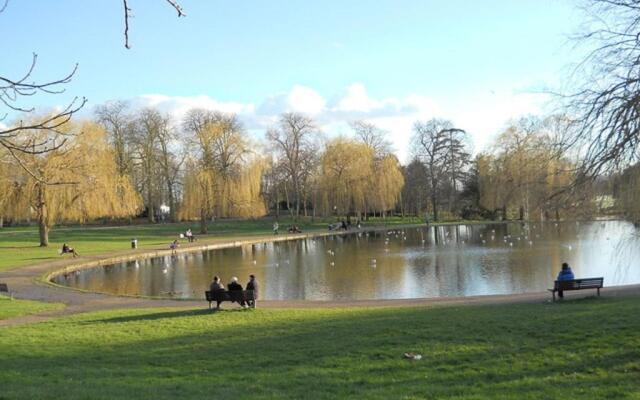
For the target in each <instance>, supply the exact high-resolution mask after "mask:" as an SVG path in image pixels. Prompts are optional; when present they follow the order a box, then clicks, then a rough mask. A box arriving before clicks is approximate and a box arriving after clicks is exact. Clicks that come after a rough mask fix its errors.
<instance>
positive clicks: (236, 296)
mask: <svg viewBox="0 0 640 400" xmlns="http://www.w3.org/2000/svg"><path fill="white" fill-rule="evenodd" d="M204 295H205V297H206V299H207V301H208V302H209V309H211V303H213V302H216V303H217V304H216V308H218V307H219V306H220V303H222V302H223V301H231V302H236V303H238V304H241V303H242V302H243V301H244V302H248V301H250V302H251V305H252V306H253V307H254V308H255V304H256V297H255V294H254V292H253V290H242V291H240V290H231V291H229V290H215V291H213V292H211V291H208V290H207V291H206V292H204Z"/></svg>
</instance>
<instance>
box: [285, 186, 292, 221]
mask: <svg viewBox="0 0 640 400" xmlns="http://www.w3.org/2000/svg"><path fill="white" fill-rule="evenodd" d="M284 197H285V198H286V201H287V210H288V211H289V214H291V218H293V217H294V215H293V210H292V209H291V202H290V201H289V190H287V185H286V184H285V185H284Z"/></svg>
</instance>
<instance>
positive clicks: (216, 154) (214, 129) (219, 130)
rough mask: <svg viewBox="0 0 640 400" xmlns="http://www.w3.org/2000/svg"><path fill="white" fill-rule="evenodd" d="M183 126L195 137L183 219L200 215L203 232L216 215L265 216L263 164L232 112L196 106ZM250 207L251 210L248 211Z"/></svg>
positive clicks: (181, 213)
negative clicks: (262, 191) (256, 158)
mask: <svg viewBox="0 0 640 400" xmlns="http://www.w3.org/2000/svg"><path fill="white" fill-rule="evenodd" d="M183 126H184V127H185V129H186V130H187V131H189V132H190V133H191V135H192V137H191V141H190V146H191V147H192V149H193V151H192V156H191V159H190V160H189V162H188V167H187V171H186V178H185V187H184V201H183V205H182V210H181V212H180V215H181V217H182V218H195V217H196V215H197V217H198V218H200V223H201V232H202V233H206V232H207V221H208V220H209V219H211V218H213V217H231V216H236V217H254V216H258V215H264V213H265V212H264V208H265V207H264V203H263V200H262V194H261V192H260V184H261V181H262V170H263V166H262V164H261V163H259V162H257V161H256V160H255V159H254V158H252V154H251V152H250V151H249V142H248V139H247V137H246V132H245V130H244V128H243V126H242V124H241V123H240V122H239V121H238V119H237V117H236V116H235V115H233V114H223V113H219V112H213V111H207V110H201V109H194V110H191V111H189V112H188V113H187V116H186V117H185V120H184V122H183ZM250 209H251V211H249V210H250Z"/></svg>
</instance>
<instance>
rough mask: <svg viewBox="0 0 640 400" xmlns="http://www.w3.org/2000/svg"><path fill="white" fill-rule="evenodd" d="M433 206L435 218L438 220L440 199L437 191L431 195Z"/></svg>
mask: <svg viewBox="0 0 640 400" xmlns="http://www.w3.org/2000/svg"><path fill="white" fill-rule="evenodd" d="M431 208H432V209H433V220H434V221H437V220H438V200H437V199H436V195H435V193H434V194H432V195H431Z"/></svg>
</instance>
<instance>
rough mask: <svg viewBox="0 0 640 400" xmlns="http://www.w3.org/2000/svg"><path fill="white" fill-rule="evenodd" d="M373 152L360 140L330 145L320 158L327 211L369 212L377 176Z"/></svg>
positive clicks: (339, 139)
mask: <svg viewBox="0 0 640 400" xmlns="http://www.w3.org/2000/svg"><path fill="white" fill-rule="evenodd" d="M372 166H373V150H372V149H371V147H369V146H367V145H366V144H364V143H360V142H358V141H356V140H352V139H346V138H343V137H339V138H336V139H333V140H332V141H330V142H329V143H327V145H326V147H325V151H324V153H323V154H322V156H321V158H320V182H321V186H322V188H323V199H324V205H325V211H327V210H330V209H332V210H334V211H335V212H337V213H338V214H342V215H344V214H349V213H352V212H355V213H356V214H360V213H362V212H363V211H364V210H365V206H366V200H367V191H368V187H369V182H370V181H371V176H372V175H373V168H372Z"/></svg>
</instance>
